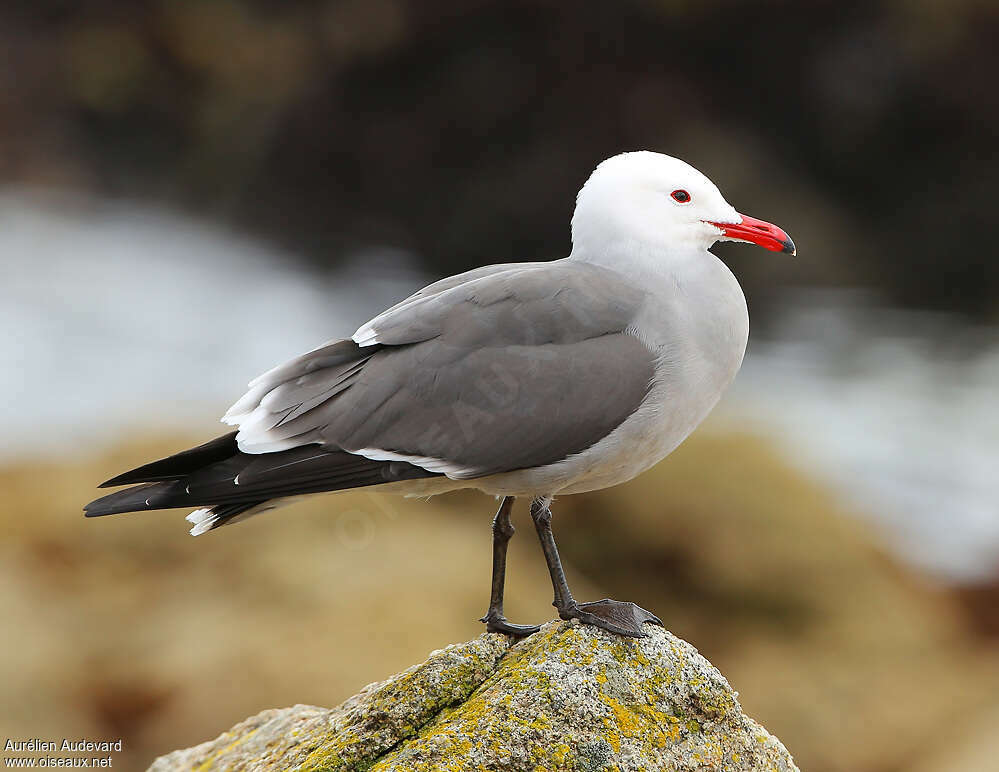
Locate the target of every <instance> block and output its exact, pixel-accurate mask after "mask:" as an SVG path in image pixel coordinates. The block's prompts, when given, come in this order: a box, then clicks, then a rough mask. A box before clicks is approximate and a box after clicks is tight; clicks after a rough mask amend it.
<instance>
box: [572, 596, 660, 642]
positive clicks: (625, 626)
mask: <svg viewBox="0 0 999 772" xmlns="http://www.w3.org/2000/svg"><path fill="white" fill-rule="evenodd" d="M559 616H560V617H562V619H578V620H579V621H580V622H584V623H585V624H588V625H595V626H596V627H599V628H601V629H602V630H607V631H609V632H612V633H617V634H618V635H628V636H631V637H632V638H644V637H645V636H647V635H648V633H646V632H645V631H644V630H643V629H642V624H643V623H645V622H652V623H653V624H657V625H659V626H660V627H665V625H663V623H662V620H661V619H660V618H659V617H657V616H656V615H655V614H653V613H652V612H651V611H646V610H645V609H643V608H642V607H641V606H636V605H635V604H634V603H629V602H625V601H619V600H611V599H610V598H604V599H603V600H596V601H593V602H592V603H576V602H574V601H573V602H572V604H571V605H568V606H567V607H566V608H565V609H561V610H559Z"/></svg>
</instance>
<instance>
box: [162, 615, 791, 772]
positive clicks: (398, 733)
mask: <svg viewBox="0 0 999 772" xmlns="http://www.w3.org/2000/svg"><path fill="white" fill-rule="evenodd" d="M646 630H647V631H648V633H649V637H647V638H643V639H640V640H634V639H626V638H620V637H618V636H615V635H612V634H610V633H606V632H604V631H602V630H599V629H597V628H595V627H590V626H587V625H580V624H578V623H569V622H551V623H549V624H547V625H545V626H544V627H543V628H542V629H541V632H539V633H537V634H535V635H532V636H530V637H529V638H526V639H524V640H521V641H515V640H514V639H511V638H507V637H505V636H502V635H498V634H491V633H486V634H483V635H481V636H479V637H478V638H476V639H475V640H473V641H469V642H468V643H462V644H455V645H452V646H448V647H447V648H446V649H443V650H441V651H436V652H434V653H432V654H431V655H430V657H429V658H428V659H427V660H426V662H423V663H421V664H419V665H416V666H414V667H412V668H410V669H409V670H406V671H405V672H403V673H400V674H398V675H396V676H393V677H392V678H390V679H388V680H387V681H383V682H381V683H376V684H371V685H370V686H367V687H365V688H364V689H363V690H361V692H360V693H359V694H357V695H355V696H354V697H351V698H350V699H348V700H347V701H346V702H345V703H343V704H342V705H341V706H339V707H337V708H333V709H326V708H316V707H311V706H305V705H297V706H295V707H292V708H285V709H283V710H268V711H264V712H263V713H260V714H259V715H257V716H254V717H252V718H249V719H247V720H246V721H243V722H242V723H240V724H237V725H236V726H235V727H233V728H232V729H231V730H229V731H228V732H226V733H224V734H223V735H221V736H220V737H218V738H216V739H215V740H212V741H209V742H206V743H203V744H201V745H198V746H196V747H194V748H189V749H187V750H181V751H175V752H174V753H171V754H168V755H166V756H163V757H161V758H159V759H157V760H156V761H155V762H154V763H153V765H152V767H150V771H151V772H167V771H168V770H169V771H176V770H254V771H256V770H259V771H260V772H270V770H275V771H277V770H302V771H303V772H304V771H305V770H315V771H316V772H318V771H319V770H329V771H330V772H334V771H336V772H341V771H343V772H346V771H347V770H370V771H371V772H388V771H389V770H398V771H399V772H401V771H402V770H407V771H412V772H421V771H423V770H426V771H427V772H435V771H437V770H455V772H458V771H459V770H507V771H511V772H520V771H521V770H524V771H526V770H550V771H551V772H554V771H555V770H579V771H580V772H604V771H605V770H606V771H608V772H609V771H610V770H616V771H617V772H626V771H630V770H676V771H677V772H680V771H684V770H691V771H693V770H718V771H719V772H721V771H724V772H743V771H746V772H748V771H749V770H761V771H762V770H767V771H768V772H769V771H771V770H772V771H773V772H792V771H793V770H796V769H797V767H796V766H795V765H794V762H793V761H792V759H791V756H790V754H789V753H788V752H787V750H786V749H785V748H784V746H783V745H782V744H781V743H780V741H779V740H777V739H776V738H775V737H773V736H771V735H770V734H768V733H767V732H766V730H764V729H763V727H761V726H760V725H759V724H757V723H756V722H755V721H753V720H752V719H750V718H748V717H747V716H746V715H745V714H744V713H743V712H742V709H741V708H740V706H739V702H738V699H737V695H736V693H735V692H734V691H733V690H732V688H731V687H730V686H729V684H728V682H727V681H726V680H725V679H724V677H722V675H721V674H720V673H719V672H718V671H717V670H716V669H715V668H714V667H713V666H712V665H711V663H709V662H708V661H707V660H706V659H704V658H703V657H702V656H701V655H700V654H698V653H697V651H696V649H694V647H693V646H691V645H690V644H688V643H686V642H684V641H681V640H680V639H679V638H676V637H675V636H673V635H672V634H670V633H669V632H667V631H665V630H663V629H662V628H659V627H655V626H652V625H647V626H646Z"/></svg>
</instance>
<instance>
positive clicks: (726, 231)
mask: <svg viewBox="0 0 999 772" xmlns="http://www.w3.org/2000/svg"><path fill="white" fill-rule="evenodd" d="M716 241H750V242H753V243H755V244H759V245H760V246H763V247H766V248H767V249H771V250H775V251H782V252H791V253H792V254H793V253H794V244H793V243H792V242H791V239H790V237H788V235H787V234H786V233H785V232H784V231H782V230H781V229H780V228H778V227H776V226H774V225H771V224H770V223H767V222H764V221H762V220H757V219H755V218H753V217H746V216H744V215H741V214H739V212H737V211H736V210H735V208H734V207H732V205H731V204H729V203H728V202H727V201H726V200H725V199H724V197H723V196H722V194H721V193H720V192H719V190H718V188H717V187H715V184H714V183H713V182H711V180H709V179H708V178H707V177H705V176H704V175H703V174H701V173H700V172H699V171H697V169H695V168H694V167H693V166H690V165H689V164H686V163H684V162H683V161H681V160H680V159H678V158H673V157H672V156H668V155H663V154H662V153H652V152H649V151H638V152H633V153H622V154H621V155H616V156H613V157H612V158H608V159H607V160H606V161H604V162H602V163H601V164H600V165H599V166H597V168H596V169H595V170H594V171H593V174H591V175H590V178H589V179H588V180H587V181H586V184H585V185H583V188H582V190H580V191H579V195H578V196H577V197H576V211H575V212H574V214H573V216H572V243H573V254H574V255H575V254H581V253H597V252H600V251H604V250H608V249H610V250H615V251H616V249H618V248H620V247H621V246H624V245H628V246H641V247H642V248H644V249H649V250H653V251H667V252H674V251H678V250H684V251H689V250H694V249H696V250H707V249H708V248H709V247H710V246H711V245H712V244H714V243H715V242H716ZM628 246H626V247H625V248H628Z"/></svg>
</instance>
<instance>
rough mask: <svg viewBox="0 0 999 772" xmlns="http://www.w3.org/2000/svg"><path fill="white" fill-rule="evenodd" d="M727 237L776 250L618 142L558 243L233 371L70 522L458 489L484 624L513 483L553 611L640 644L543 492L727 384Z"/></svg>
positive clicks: (615, 465) (655, 439) (741, 332)
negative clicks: (178, 448) (583, 563)
mask: <svg viewBox="0 0 999 772" xmlns="http://www.w3.org/2000/svg"><path fill="white" fill-rule="evenodd" d="M717 241H744V242H750V243H753V244H757V245H759V246H762V247H764V248H766V249H769V250H772V251H777V252H787V253H790V254H792V255H793V254H795V248H794V244H793V242H792V241H791V239H790V237H789V236H788V235H787V233H785V232H784V231H783V230H781V229H780V228H778V227H776V226H775V225H772V224H770V223H768V222H764V221H763V220H758V219H756V218H753V217H749V216H746V215H742V214H739V212H737V211H736V210H735V209H734V208H733V207H732V206H731V205H730V204H729V203H728V202H727V201H726V200H725V199H724V197H723V196H722V194H721V193H720V192H719V191H718V188H717V187H715V185H714V184H713V183H712V182H711V181H710V180H709V179H708V178H707V177H706V176H704V175H703V174H701V173H700V172H699V171H697V170H696V169H694V168H693V167H692V166H690V165H688V164H686V163H684V162H683V161H681V160H679V159H677V158H673V157H671V156H668V155H663V154H660V153H653V152H649V151H637V152H629V153H622V154H620V155H616V156H614V157H612V158H609V159H607V160H606V161H604V162H602V163H601V164H599V165H598V166H597V167H596V169H595V170H594V171H593V173H592V174H591V175H590V177H589V179H587V181H586V183H585V184H584V185H583V187H582V189H581V190H580V191H579V194H578V196H577V198H576V207H575V211H574V213H573V216H572V250H571V252H570V254H569V256H568V257H565V258H562V259H559V260H553V261H550V262H532V263H507V264H502V265H489V266H485V267H481V268H475V269H473V270H471V271H467V272H465V273H462V274H459V275H457V276H451V277H448V278H446V279H441V280H440V281H438V282H435V283H434V284H431V285H429V286H427V287H424V288H423V289H421V290H420V291H419V292H417V293H415V294H414V295H412V296H410V297H408V298H406V299H405V300H403V301H402V302H400V303H398V304H397V305H395V306H393V307H391V308H389V309H388V310H386V311H383V312H382V313H380V314H378V316H376V317H374V318H373V319H372V320H371V321H369V322H367V323H365V324H363V325H361V327H360V328H359V329H358V330H357V331H356V332H355V333H354V334H353V336H351V337H350V338H348V339H338V340H333V341H331V342H329V343H326V344H324V345H322V346H320V347H319V348H316V349H314V350H312V351H310V352H308V353H306V354H303V355H301V356H299V357H297V358H295V359H292V360H291V361H289V362H286V363H284V364H282V365H280V366H278V367H275V368H274V369H272V370H270V371H268V372H266V373H264V374H263V375H261V376H259V377H258V378H256V379H254V380H253V381H251V382H250V384H249V390H248V391H247V392H246V394H245V395H244V396H243V397H242V398H241V399H239V400H238V401H237V402H236V403H235V404H234V405H233V406H232V407H231V408H230V409H229V411H228V412H227V413H226V414H225V416H224V417H223V419H222V420H223V422H224V423H226V424H228V425H230V426H234V427H236V428H237V430H236V431H233V432H231V433H229V434H226V435H225V436H222V437H219V438H217V439H214V440H212V441H210V442H207V443H205V444H204V445H200V446H198V447H196V448H192V449H190V450H186V451H183V452H181V453H178V454H176V455H173V456H170V457H168V458H164V459H161V460H159V461H154V462H152V463H149V464H146V465H144V466H141V467H139V468H137V469H133V470H131V471H129V472H125V473H124V474H121V475H118V476H117V477H115V478H113V479H111V480H108V481H107V482H105V483H104V484H103V485H102V486H101V487H107V486H120V485H134V484H138V485H134V487H130V488H128V489H126V490H123V491H118V492H116V493H112V494H110V495H108V496H104V497H102V498H99V499H97V500H96V501H93V502H91V503H90V504H88V505H87V506H86V508H85V512H86V515H87V516H88V517H97V516H102V515H110V514H117V513H122V512H134V511H142V510H150V509H170V508H179V507H192V506H193V507H198V509H196V510H195V511H194V512H192V513H191V514H190V515H188V516H187V520H188V521H190V522H191V523H192V525H193V527H192V528H191V533H192V534H193V535H195V536H197V535H199V534H203V533H206V532H208V531H211V530H215V529H217V528H219V527H220V526H223V525H227V524H231V523H235V522H237V521H240V520H244V519H246V518H247V517H249V516H251V515H254V514H257V513H259V512H262V511H266V510H268V509H273V508H275V507H276V506H278V505H279V504H281V503H283V502H284V501H287V500H289V499H291V498H293V497H299V496H303V495H308V494H317V493H324V492H331V491H343V490H349V489H354V488H359V487H370V488H371V489H373V490H376V491H386V492H392V493H401V494H405V495H411V496H430V495H435V494H439V493H444V492H446V491H452V490H456V489H459V488H477V489H478V490H481V491H483V492H485V493H487V494H490V495H493V496H496V497H497V498H500V499H501V503H500V507H499V511H498V512H497V513H496V516H495V518H494V519H493V525H492V536H493V568H492V583H491V593H490V601H489V607H488V611H487V612H486V614H485V616H484V617H482V620H481V621H483V622H485V623H486V627H487V629H488V630H489V631H492V632H501V633H506V634H510V635H515V636H524V635H530V634H531V633H533V632H536V631H537V630H538V626H536V625H519V624H513V623H511V622H509V621H508V620H507V619H506V617H505V616H504V613H503V588H504V580H505V572H506V551H507V543H508V542H509V540H510V537H511V536H512V535H513V532H514V528H513V524H512V522H511V519H510V515H511V509H512V506H513V503H514V500H515V499H516V498H517V497H523V498H525V499H528V500H529V501H530V502H531V504H530V512H531V518H532V520H533V522H534V526H535V528H536V530H537V534H538V537H539V539H540V542H541V547H542V551H543V553H544V556H545V560H546V562H547V564H548V570H549V573H550V575H551V581H552V587H553V590H554V602H553V605H554V606H555V607H556V609H557V611H558V614H559V616H560V617H561V618H562V619H566V620H569V619H578V620H579V621H580V622H582V623H584V624H592V625H596V626H597V627H600V628H603V629H605V630H609V631H611V632H613V633H617V634H619V635H626V636H633V637H641V636H643V635H645V633H644V632H643V629H642V626H643V624H644V623H646V622H650V623H654V624H659V625H661V624H662V622H661V620H660V619H659V618H658V617H656V616H655V615H654V614H652V613H651V612H649V611H646V610H645V609H643V608H641V607H639V606H637V605H636V604H634V603H628V602H621V601H616V600H611V599H609V598H605V599H603V600H599V601H594V602H589V603H581V602H578V601H576V600H575V599H574V598H573V596H572V593H571V592H570V590H569V586H568V584H567V582H566V578H565V574H564V572H563V570H562V563H561V560H560V558H559V553H558V549H557V547H556V544H555V539H554V535H553V532H552V512H551V504H552V501H553V499H554V497H556V496H563V495H568V494H573V493H583V492H586V491H593V490H598V489H601V488H606V487H609V486H612V485H617V484H619V483H623V482H626V481H628V480H630V479H632V478H633V477H635V476H636V475H638V474H639V473H641V472H643V471H645V470H646V469H648V468H649V467H651V466H653V465H654V464H656V463H657V462H659V461H660V460H662V459H663V458H665V457H666V456H667V455H669V454H670V453H671V452H672V451H673V450H674V449H675V448H676V447H677V446H678V445H679V444H680V443H681V442H682V441H683V440H684V439H685V438H686V437H687V436H688V435H689V434H690V433H691V432H692V431H693V430H694V428H695V427H696V426H697V425H698V424H699V423H700V422H701V421H702V420H703V419H704V418H705V417H706V416H707V414H708V413H709V412H710V411H711V409H712V408H713V407H714V406H715V404H716V403H717V402H718V400H719V398H720V397H721V394H722V392H723V391H724V390H725V388H726V387H727V386H728V385H729V383H730V382H731V381H732V379H733V378H734V377H735V374H736V372H737V371H738V369H739V367H740V365H741V364H742V359H743V355H744V353H745V349H746V342H747V339H748V336H749V314H748V311H747V307H746V300H745V297H744V295H743V292H742V289H741V287H740V286H739V282H738V281H737V280H736V278H735V276H734V275H733V274H732V272H731V271H730V270H729V269H728V267H727V266H726V265H725V264H724V263H723V262H722V261H721V260H719V259H718V258H717V257H716V256H715V255H714V254H712V253H711V252H710V251H709V248H710V247H711V246H712V245H713V244H714V243H715V242H717Z"/></svg>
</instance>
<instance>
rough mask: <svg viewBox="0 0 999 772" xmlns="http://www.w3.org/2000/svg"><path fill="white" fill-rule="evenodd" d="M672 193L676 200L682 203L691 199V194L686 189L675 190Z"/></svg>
mask: <svg viewBox="0 0 999 772" xmlns="http://www.w3.org/2000/svg"><path fill="white" fill-rule="evenodd" d="M670 195H671V196H673V200H674V201H679V202H680V203H681V204H686V203H687V202H688V201H690V194H689V193H688V192H687V191H685V190H674V191H673V192H672V193H670Z"/></svg>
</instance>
